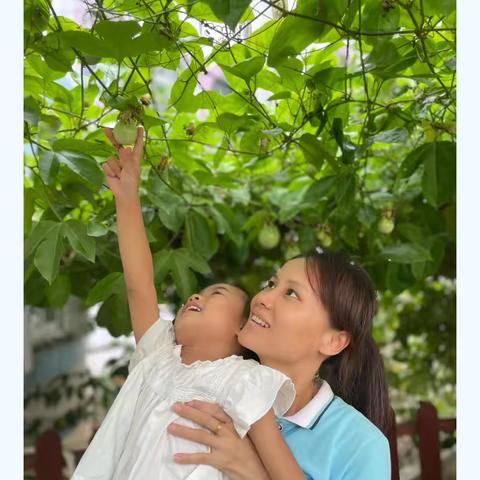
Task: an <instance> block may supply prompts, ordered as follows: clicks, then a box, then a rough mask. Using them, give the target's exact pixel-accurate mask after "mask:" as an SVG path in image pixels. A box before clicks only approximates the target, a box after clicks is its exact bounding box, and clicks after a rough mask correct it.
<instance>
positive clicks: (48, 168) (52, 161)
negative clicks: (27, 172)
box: [38, 150, 58, 185]
mask: <svg viewBox="0 0 480 480" xmlns="http://www.w3.org/2000/svg"><path fill="white" fill-rule="evenodd" d="M38 171H39V173H40V176H41V177H42V180H43V181H44V182H45V183H46V184H47V185H53V184H54V180H55V179H56V176H57V173H58V159H57V157H56V156H55V155H54V154H53V153H52V152H51V151H49V150H40V153H39V160H38Z"/></svg>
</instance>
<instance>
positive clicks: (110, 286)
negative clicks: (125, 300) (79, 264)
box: [85, 272, 127, 305]
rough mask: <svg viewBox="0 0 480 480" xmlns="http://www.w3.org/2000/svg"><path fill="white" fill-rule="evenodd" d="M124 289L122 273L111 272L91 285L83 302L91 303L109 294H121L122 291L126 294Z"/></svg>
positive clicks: (99, 300)
mask: <svg viewBox="0 0 480 480" xmlns="http://www.w3.org/2000/svg"><path fill="white" fill-rule="evenodd" d="M126 291H127V289H126V285H125V280H124V278H123V273H121V272H112V273H109V274H108V275H107V276H106V277H104V278H102V279H101V280H100V281H98V282H97V283H96V284H95V285H94V286H93V288H92V289H91V290H90V292H89V293H88V296H87V298H86V299H85V304H86V305H93V304H95V303H98V302H101V301H102V300H106V299H107V298H108V297H110V296H111V295H121V294H122V292H123V293H125V294H126Z"/></svg>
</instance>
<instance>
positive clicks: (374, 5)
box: [362, 2, 400, 32]
mask: <svg viewBox="0 0 480 480" xmlns="http://www.w3.org/2000/svg"><path fill="white" fill-rule="evenodd" d="M399 23H400V8H398V7H396V6H394V7H393V8H389V9H385V8H384V4H383V3H382V2H365V8H364V9H363V12H362V30H364V31H366V32H395V31H396V30H398V27H399Z"/></svg>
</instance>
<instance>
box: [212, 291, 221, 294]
mask: <svg viewBox="0 0 480 480" xmlns="http://www.w3.org/2000/svg"><path fill="white" fill-rule="evenodd" d="M212 295H222V292H220V290H215V291H214V292H213V293H212Z"/></svg>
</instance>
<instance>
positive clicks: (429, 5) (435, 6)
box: [423, 0, 456, 17]
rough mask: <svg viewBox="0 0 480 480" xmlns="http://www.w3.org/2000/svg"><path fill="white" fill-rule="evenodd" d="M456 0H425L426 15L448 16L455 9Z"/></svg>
mask: <svg viewBox="0 0 480 480" xmlns="http://www.w3.org/2000/svg"><path fill="white" fill-rule="evenodd" d="M455 7H456V1H455V0H423V8H424V13H425V15H436V16H438V17H440V16H447V15H449V14H450V13H452V12H453V11H455Z"/></svg>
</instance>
